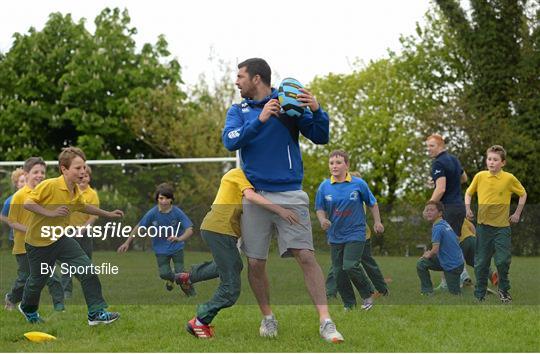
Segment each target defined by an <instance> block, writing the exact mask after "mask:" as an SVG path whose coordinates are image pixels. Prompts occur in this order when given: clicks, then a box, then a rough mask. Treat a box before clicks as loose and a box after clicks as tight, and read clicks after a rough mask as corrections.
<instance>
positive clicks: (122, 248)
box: [116, 242, 129, 253]
mask: <svg viewBox="0 0 540 354" xmlns="http://www.w3.org/2000/svg"><path fill="white" fill-rule="evenodd" d="M128 250H129V244H127V243H126V242H124V243H122V244H121V245H120V247H118V249H117V250H116V252H118V253H124V252H127V251H128Z"/></svg>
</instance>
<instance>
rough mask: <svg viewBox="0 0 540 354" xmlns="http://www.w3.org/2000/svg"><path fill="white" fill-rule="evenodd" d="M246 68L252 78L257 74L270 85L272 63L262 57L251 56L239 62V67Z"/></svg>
mask: <svg viewBox="0 0 540 354" xmlns="http://www.w3.org/2000/svg"><path fill="white" fill-rule="evenodd" d="M244 67H245V68H246V71H247V73H248V74H249V77H250V78H253V77H254V76H255V75H259V76H260V77H261V80H262V82H263V83H264V84H266V85H268V86H270V81H271V80H272V69H270V65H268V63H267V62H266V61H265V60H264V59H261V58H250V59H247V60H244V61H243V62H241V63H240V64H238V69H242V68H244Z"/></svg>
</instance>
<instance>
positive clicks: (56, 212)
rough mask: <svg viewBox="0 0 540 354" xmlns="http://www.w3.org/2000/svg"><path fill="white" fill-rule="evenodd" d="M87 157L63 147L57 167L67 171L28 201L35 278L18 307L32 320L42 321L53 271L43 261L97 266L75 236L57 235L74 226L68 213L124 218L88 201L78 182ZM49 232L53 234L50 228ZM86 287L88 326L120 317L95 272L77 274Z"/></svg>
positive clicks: (43, 184)
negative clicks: (55, 235)
mask: <svg viewBox="0 0 540 354" xmlns="http://www.w3.org/2000/svg"><path fill="white" fill-rule="evenodd" d="M85 161H86V156H85V155H84V152H83V151H82V150H81V149H79V148H76V147H68V148H64V149H62V152H61V153H60V155H59V156H58V165H59V168H60V172H61V173H62V175H61V176H60V177H57V178H49V179H46V180H44V181H43V182H41V183H40V184H39V185H38V186H37V187H36V188H35V189H34V190H33V191H32V192H31V193H30V195H29V196H28V198H27V199H26V201H25V202H24V208H25V209H26V210H29V211H31V212H32V213H33V214H32V216H31V217H30V220H29V222H28V229H27V231H26V236H25V243H26V245H25V246H26V252H27V255H28V260H29V263H30V277H29V278H28V280H27V281H26V284H25V286H24V293H23V299H22V302H21V303H20V304H19V310H20V311H21V313H22V314H23V315H24V317H25V318H26V320H27V321H28V322H30V323H38V322H43V320H42V319H41V317H40V316H39V313H38V307H39V298H40V295H41V290H42V289H43V287H44V286H45V284H46V283H47V279H48V278H49V276H50V274H49V272H47V271H46V272H42V264H43V263H46V265H47V267H48V269H53V268H52V267H53V266H54V265H55V263H56V261H57V260H58V261H60V262H62V263H67V264H68V265H69V266H70V267H72V266H73V267H77V268H80V269H93V267H92V263H91V261H90V258H88V256H87V255H86V254H85V253H84V251H83V250H82V248H81V246H80V245H79V244H78V243H77V241H75V240H74V239H73V238H71V237H66V236H60V237H59V238H56V239H54V238H52V237H51V232H50V230H51V229H52V228H53V227H61V228H64V230H65V228H66V227H68V226H69V216H70V214H71V213H72V212H74V211H81V212H84V213H87V214H92V215H98V216H103V217H105V218H121V217H122V216H123V215H124V213H123V212H122V211H121V210H114V211H112V212H109V211H105V210H102V209H100V208H98V207H96V206H93V205H91V204H86V203H85V202H84V199H83V198H82V195H81V191H80V190H79V187H78V185H77V183H78V182H79V181H80V180H81V179H82V178H83V177H84V173H85ZM46 230H49V232H46ZM75 276H76V277H77V279H78V280H79V281H80V282H81V286H82V289H83V293H84V298H85V300H86V305H87V306H88V324H89V325H90V326H94V325H98V324H108V323H111V322H113V321H115V320H117V319H118V318H119V316H120V315H119V314H118V313H117V312H108V311H106V310H105V309H106V308H107V303H106V302H105V300H104V299H103V295H102V292H101V283H100V281H99V278H98V276H97V275H96V274H95V273H94V272H93V271H86V272H82V273H77V274H76V275H75Z"/></svg>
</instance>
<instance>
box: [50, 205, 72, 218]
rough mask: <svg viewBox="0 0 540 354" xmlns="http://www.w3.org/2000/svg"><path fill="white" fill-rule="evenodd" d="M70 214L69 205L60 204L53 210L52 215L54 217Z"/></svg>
mask: <svg viewBox="0 0 540 354" xmlns="http://www.w3.org/2000/svg"><path fill="white" fill-rule="evenodd" d="M68 215H69V209H68V207H67V206H65V205H62V206H59V207H58V208H56V209H54V210H53V211H52V212H51V215H50V216H51V217H52V218H55V217H57V216H68Z"/></svg>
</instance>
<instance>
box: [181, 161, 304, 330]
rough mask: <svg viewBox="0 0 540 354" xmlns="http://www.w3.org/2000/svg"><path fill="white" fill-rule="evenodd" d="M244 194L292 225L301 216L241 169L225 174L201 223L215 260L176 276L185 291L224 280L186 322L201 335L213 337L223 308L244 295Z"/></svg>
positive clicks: (205, 239) (188, 326) (234, 169)
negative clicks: (264, 193)
mask: <svg viewBox="0 0 540 354" xmlns="http://www.w3.org/2000/svg"><path fill="white" fill-rule="evenodd" d="M242 196H244V197H245V198H246V199H247V200H249V201H250V202H252V203H256V204H258V205H261V206H263V207H264V208H266V209H268V210H270V211H272V212H274V213H276V214H277V215H279V217H281V218H282V219H284V220H286V221H287V222H289V223H290V224H293V223H296V224H297V223H298V216H297V215H296V214H295V213H294V212H293V211H291V210H288V209H285V208H283V207H280V206H278V205H276V204H272V202H270V201H269V200H267V199H266V198H264V197H263V196H261V195H259V194H257V193H255V190H254V188H253V185H251V183H250V182H249V181H248V180H247V178H246V176H245V175H244V172H243V171H242V170H241V169H239V168H233V169H232V170H230V171H229V172H227V173H226V174H225V175H224V176H223V177H222V179H221V184H220V186H219V190H218V192H217V195H216V199H215V200H214V203H213V204H212V209H211V210H210V211H209V212H208V214H206V216H205V218H204V220H203V222H202V225H201V236H202V238H203V239H204V241H205V242H206V244H207V245H208V247H209V248H210V252H212V257H213V258H214V260H213V261H212V262H205V263H202V264H197V265H194V266H193V267H192V268H191V272H190V273H180V274H178V275H177V277H176V278H177V282H178V283H179V284H180V286H181V287H182V289H183V290H184V291H189V289H190V287H191V286H192V284H193V283H196V282H200V281H204V280H208V279H214V278H217V277H219V279H220V283H219V286H218V288H217V289H216V292H215V293H214V296H213V297H212V299H210V300H209V301H208V302H206V303H204V304H201V305H198V306H197V315H196V316H195V317H193V318H192V319H191V320H190V321H188V323H187V324H186V329H187V331H188V332H189V333H190V334H191V335H193V336H195V337H197V338H211V337H213V336H214V330H213V326H211V325H210V323H211V322H212V320H213V319H214V317H215V316H216V315H217V314H218V312H219V311H220V310H221V309H224V308H227V307H231V306H232V305H234V303H235V302H236V300H237V299H238V297H239V296H240V273H241V271H242V268H243V265H242V259H241V258H240V253H239V252H238V247H237V241H238V238H239V237H240V236H241V230H240V216H241V214H242Z"/></svg>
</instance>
